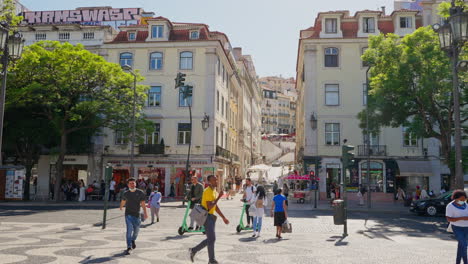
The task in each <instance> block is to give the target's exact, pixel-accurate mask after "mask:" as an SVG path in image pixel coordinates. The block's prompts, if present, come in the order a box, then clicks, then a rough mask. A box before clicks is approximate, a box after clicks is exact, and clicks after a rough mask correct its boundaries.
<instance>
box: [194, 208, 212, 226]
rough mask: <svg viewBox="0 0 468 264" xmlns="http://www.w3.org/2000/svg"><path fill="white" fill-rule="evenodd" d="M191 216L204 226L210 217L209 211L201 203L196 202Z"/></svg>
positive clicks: (199, 224)
mask: <svg viewBox="0 0 468 264" xmlns="http://www.w3.org/2000/svg"><path fill="white" fill-rule="evenodd" d="M190 217H191V218H192V219H193V220H195V222H196V223H197V225H198V226H203V225H205V222H206V218H207V217H208V211H207V210H206V209H205V208H204V207H203V206H201V205H200V204H196V205H195V206H194V207H193V209H192V211H191V212H190Z"/></svg>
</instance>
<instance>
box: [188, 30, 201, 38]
mask: <svg viewBox="0 0 468 264" xmlns="http://www.w3.org/2000/svg"><path fill="white" fill-rule="evenodd" d="M199 37H200V33H199V32H198V31H191V32H190V39H198V38H199Z"/></svg>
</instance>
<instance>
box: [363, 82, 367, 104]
mask: <svg viewBox="0 0 468 264" xmlns="http://www.w3.org/2000/svg"><path fill="white" fill-rule="evenodd" d="M362 105H367V83H363V84H362Z"/></svg>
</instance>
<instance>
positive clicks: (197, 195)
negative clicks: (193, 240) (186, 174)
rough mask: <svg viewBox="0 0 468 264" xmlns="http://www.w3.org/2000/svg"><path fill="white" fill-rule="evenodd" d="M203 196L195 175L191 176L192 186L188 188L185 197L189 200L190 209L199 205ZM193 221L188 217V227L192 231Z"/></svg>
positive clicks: (201, 186)
mask: <svg viewBox="0 0 468 264" xmlns="http://www.w3.org/2000/svg"><path fill="white" fill-rule="evenodd" d="M202 196H203V185H202V184H201V183H199V182H198V178H197V176H196V175H193V176H192V185H191V186H190V191H189V193H188V196H187V200H189V201H190V202H191V203H190V209H193V207H194V206H195V204H199V203H201V199H202ZM194 222H195V220H194V219H193V218H192V217H190V226H189V230H193V224H194Z"/></svg>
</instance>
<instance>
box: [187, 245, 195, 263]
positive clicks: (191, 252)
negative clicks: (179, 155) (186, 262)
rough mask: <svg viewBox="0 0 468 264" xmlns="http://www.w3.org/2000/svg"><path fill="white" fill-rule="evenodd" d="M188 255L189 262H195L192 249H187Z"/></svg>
mask: <svg viewBox="0 0 468 264" xmlns="http://www.w3.org/2000/svg"><path fill="white" fill-rule="evenodd" d="M188 253H189V258H190V261H192V263H193V262H195V254H196V253H195V252H194V251H193V250H192V248H189V249H188Z"/></svg>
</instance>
